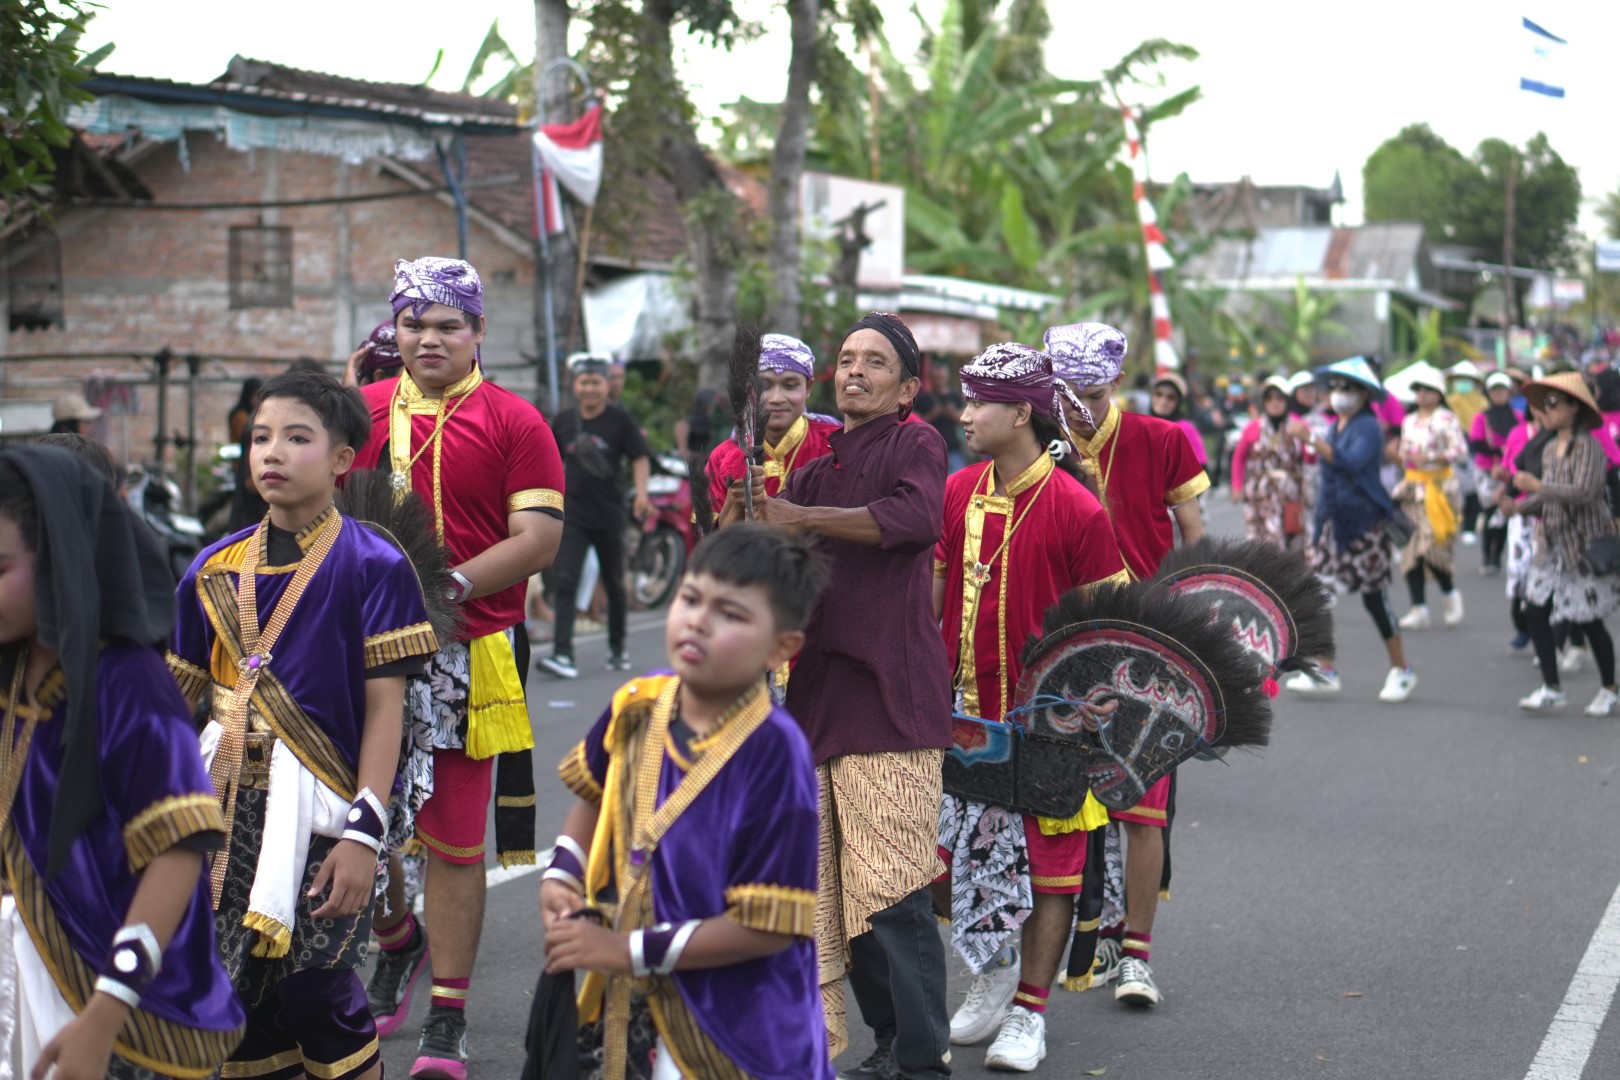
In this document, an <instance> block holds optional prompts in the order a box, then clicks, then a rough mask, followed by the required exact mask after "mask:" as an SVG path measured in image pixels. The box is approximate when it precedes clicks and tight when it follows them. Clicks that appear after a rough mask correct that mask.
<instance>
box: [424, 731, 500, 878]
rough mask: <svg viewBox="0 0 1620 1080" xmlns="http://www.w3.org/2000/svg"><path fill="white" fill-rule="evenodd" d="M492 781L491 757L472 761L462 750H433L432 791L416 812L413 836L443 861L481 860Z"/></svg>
mask: <svg viewBox="0 0 1620 1080" xmlns="http://www.w3.org/2000/svg"><path fill="white" fill-rule="evenodd" d="M494 781H495V759H494V758H492V757H490V758H484V759H482V760H477V761H475V760H474V759H472V758H470V757H468V756H467V754H466V752H465V751H463V750H434V751H433V794H432V795H431V796H429V797H428V801H427V802H425V803H423V804H422V809H420V810H418V811H417V813H416V838H417V839H418V840H420V841H422V843H423V845H424V846H425V847H426V848H427V849H428V850H429V851H431V852H432V853H433V854H434V855H436V856H438V857H439V858H441V859H443V860H444V861H445V862H451V863H460V864H461V865H463V866H470V865H472V864H474V863H481V862H483V861H484V833H485V829H486V827H487V825H488V822H489V797H490V794H491V793H492V792H493V790H494Z"/></svg>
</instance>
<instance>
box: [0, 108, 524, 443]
mask: <svg viewBox="0 0 1620 1080" xmlns="http://www.w3.org/2000/svg"><path fill="white" fill-rule="evenodd" d="M188 151H189V156H190V168H189V170H186V169H183V168H182V167H181V164H180V160H179V154H178V152H177V148H176V147H175V146H174V145H173V144H165V145H160V146H157V147H155V148H154V149H152V150H151V151H150V152H149V153H148V154H147V155H146V156H145V157H143V158H141V159H139V160H138V161H137V162H136V163H135V164H134V168H135V171H136V172H137V173H138V174H139V175H140V177H141V180H142V181H143V182H144V183H145V184H146V186H147V187H148V188H149V189H150V190H151V191H152V193H153V195H154V197H155V198H156V199H157V200H158V201H160V202H237V201H250V200H284V199H316V198H329V197H333V196H345V195H361V194H370V193H379V192H394V191H405V190H410V186H409V185H408V184H407V183H406V182H405V181H403V180H401V179H399V178H398V177H396V176H394V175H392V174H390V173H388V172H386V171H385V170H384V169H383V167H382V166H381V165H380V164H378V163H374V162H368V163H365V164H362V165H349V164H346V163H344V162H342V161H339V160H336V159H333V158H324V157H317V156H313V155H307V154H289V153H279V152H275V151H264V150H260V151H255V152H252V153H239V152H236V151H233V150H230V149H228V148H226V147H225V146H224V145H222V144H220V143H218V142H216V141H215V140H214V139H213V138H212V137H211V136H192V137H191V138H190V139H189V141H188ZM258 224H263V225H280V226H287V227H290V228H291V229H292V230H293V234H292V235H293V289H294V297H293V306H292V307H291V308H250V309H245V310H231V308H230V305H229V296H230V293H229V230H230V227H231V226H233V225H258ZM56 229H57V234H58V237H59V240H60V244H61V255H62V279H63V292H64V297H63V307H64V316H65V323H66V325H65V326H63V327H52V328H50V329H48V330H42V331H17V332H7V331H6V329H5V325H6V323H5V320H4V319H0V397H4V398H11V399H39V398H52V397H55V396H56V395H57V394H60V393H63V392H66V391H71V390H80V391H84V390H86V389H87V386H88V388H89V389H90V390H96V389H97V388H98V387H100V386H104V385H106V384H107V383H108V381H109V380H120V381H121V380H137V381H139V382H141V383H144V385H136V386H134V387H133V393H132V395H131V396H129V398H128V400H127V401H126V400H124V396H123V395H115V396H114V399H113V400H112V402H111V407H110V408H109V414H108V415H107V416H105V417H103V419H102V420H100V421H97V423H96V425H95V432H96V434H97V435H98V436H99V437H101V438H102V439H103V440H104V441H106V442H107V443H108V445H109V446H110V447H112V449H113V452H114V455H115V457H117V458H118V459H119V460H121V461H126V462H136V461H142V460H149V459H150V458H151V456H152V453H153V451H152V446H153V437H154V434H155V432H156V425H157V414H158V410H157V393H156V386H155V365H154V364H153V363H152V362H151V357H152V356H153V355H154V354H156V353H157V352H158V351H159V350H160V349H163V348H165V347H167V348H168V349H170V350H171V351H172V352H173V353H174V354H175V355H176V356H177V357H184V356H186V355H188V354H198V355H201V356H203V357H205V358H206V360H205V364H204V368H203V372H202V381H201V382H200V383H199V384H198V394H197V417H198V441H199V443H201V444H202V445H201V447H200V448H199V454H201V455H204V456H206V455H208V454H211V453H212V452H213V449H214V448H215V446H217V445H218V444H219V443H220V442H222V441H223V440H224V439H225V437H226V427H225V424H226V418H227V416H228V414H229V411H230V408H231V406H232V404H233V403H234V402H235V401H236V398H237V396H238V393H239V389H240V384H241V380H242V379H244V378H246V377H248V376H249V375H260V376H263V375H269V374H274V373H275V372H278V371H280V370H282V369H283V368H284V367H285V364H286V362H287V361H289V360H293V359H296V358H298V357H304V356H307V357H313V358H315V359H318V360H322V361H325V362H327V363H329V364H330V365H331V366H332V369H333V370H334V372H336V371H340V370H341V364H342V362H343V360H344V359H346V358H347V356H348V354H349V352H350V351H351V350H352V349H353V348H354V347H355V346H356V345H357V344H359V342H360V341H362V340H363V339H364V338H365V337H366V335H367V334H369V333H370V331H371V328H372V327H373V326H375V325H376V324H377V323H378V322H379V321H381V320H383V319H385V318H387V317H388V315H389V309H388V305H387V296H388V291H389V286H390V284H391V283H392V280H393V266H394V260H395V259H398V258H417V257H420V256H423V255H429V254H434V255H452V256H453V255H455V254H456V250H457V236H456V215H455V211H454V209H453V208H452V207H450V206H447V205H445V204H443V203H441V202H440V201H438V199H437V198H435V197H434V196H430V195H429V196H414V197H410V198H404V199H389V200H383V201H377V202H365V203H349V204H344V205H337V206H318V207H294V208H280V209H276V208H270V209H265V210H206V211H159V210H71V211H64V212H61V213H59V214H58V216H57V222H56ZM0 253H3V252H0ZM467 257H468V260H469V261H471V262H472V264H473V265H474V266H476V267H477V268H478V271H479V274H480V275H481V276H482V277H483V279H484V285H485V290H486V297H485V309H486V312H487V313H488V316H489V329H488V336H487V337H486V340H485V345H484V356H485V358H486V360H487V361H489V362H491V363H492V364H494V365H497V366H498V365H502V364H507V363H513V362H517V361H519V360H520V359H521V356H522V355H523V354H528V355H533V354H534V351H535V349H534V336H533V329H532V327H533V323H532V311H533V300H532V296H533V288H534V285H533V264H532V262H531V261H530V260H529V259H528V258H527V257H526V256H524V255H523V254H521V253H520V252H519V251H517V250H516V249H515V248H514V247H513V246H511V245H509V244H507V243H505V242H503V240H502V239H501V238H500V237H499V236H498V235H497V234H496V233H495V232H494V231H493V230H491V229H487V228H484V227H482V226H481V225H480V224H478V222H477V221H476V219H474V220H473V221H471V222H470V223H469V228H468V236H467ZM5 299H6V296H5V291H4V290H3V289H0V308H3V307H4V304H5ZM85 354H92V355H95V356H96V357H97V358H96V359H87V360H68V359H62V358H63V357H72V356H75V355H77V356H84V355H85ZM103 354H116V356H118V357H129V358H130V359H117V358H113V356H111V355H103ZM29 358H38V359H35V360H30V359H29ZM185 374H186V367H185V364H184V363H183V362H179V361H177V362H176V364H175V365H174V368H173V370H172V375H173V376H174V378H175V379H176V380H177V385H176V386H173V387H171V389H170V392H169V396H168V408H169V413H168V418H167V423H166V425H165V426H166V428H167V429H168V430H169V431H170V432H176V431H179V432H183V431H184V430H185V425H186V408H187V396H188V395H187V392H186V390H185V388H184V377H185ZM498 377H500V378H501V380H502V381H503V382H506V383H507V384H508V385H510V386H512V387H513V389H516V390H518V391H519V392H527V391H529V390H530V389H531V388H532V378H530V377H528V376H527V373H526V372H522V371H514V372H507V373H501V374H500V375H499V376H498ZM171 453H172V451H171Z"/></svg>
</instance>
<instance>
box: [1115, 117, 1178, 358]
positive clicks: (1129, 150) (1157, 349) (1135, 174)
mask: <svg viewBox="0 0 1620 1080" xmlns="http://www.w3.org/2000/svg"><path fill="white" fill-rule="evenodd" d="M1119 111H1120V115H1121V117H1123V118H1124V121H1125V155H1126V156H1125V162H1126V164H1127V165H1129V166H1130V167H1131V198H1132V199H1134V200H1135V202H1136V216H1137V219H1138V220H1139V221H1141V223H1142V247H1143V250H1144V251H1145V252H1146V254H1147V265H1148V296H1149V299H1150V302H1151V304H1152V308H1153V365H1154V367H1155V368H1156V369H1157V370H1158V371H1159V372H1166V371H1177V370H1179V369H1180V368H1181V358H1180V357H1179V356H1177V355H1176V346H1175V342H1174V341H1173V340H1172V339H1171V334H1172V333H1173V330H1174V328H1173V327H1172V325H1171V323H1170V301H1169V299H1168V298H1166V297H1165V295H1164V286H1163V285H1161V284H1160V283H1159V272H1160V271H1161V270H1169V269H1170V268H1171V267H1173V266H1175V265H1176V260H1175V257H1174V256H1172V255H1171V254H1170V249H1169V248H1168V247H1166V246H1165V244H1166V241H1165V237H1164V230H1163V229H1161V228H1159V216H1158V214H1156V213H1154V210H1153V204H1152V203H1151V202H1149V201H1148V197H1147V179H1148V175H1147V157H1146V156H1145V155H1144V154H1143V153H1142V133H1141V131H1140V130H1139V129H1138V128H1137V126H1136V114H1135V113H1134V112H1132V111H1131V107H1130V106H1129V105H1126V104H1124V103H1123V102H1121V103H1120V107H1119Z"/></svg>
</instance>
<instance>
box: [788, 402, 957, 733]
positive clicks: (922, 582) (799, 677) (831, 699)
mask: <svg viewBox="0 0 1620 1080" xmlns="http://www.w3.org/2000/svg"><path fill="white" fill-rule="evenodd" d="M828 441H829V442H830V443H831V445H832V452H831V453H829V454H827V455H826V456H825V457H820V458H817V459H816V460H815V461H812V462H810V463H809V464H808V465H805V466H804V467H802V468H800V469H799V470H798V471H797V472H795V473H793V475H792V476H790V477H789V478H788V483H787V487H786V488H785V489H784V490H783V492H782V498H784V499H786V500H787V501H788V502H792V503H796V504H798V505H800V506H833V507H856V506H864V507H866V508H867V509H868V510H870V511H871V512H872V516H873V517H874V518H876V519H877V524H878V530H879V532H880V533H881V535H882V538H883V539H882V542H881V543H880V544H878V545H877V546H872V545H869V544H857V543H854V542H853V541H848V540H832V539H829V538H827V537H824V536H823V537H818V538H817V542H818V544H819V546H820V547H821V549H822V551H823V552H824V553H825V554H826V555H827V556H828V558H829V560H830V564H831V574H830V576H829V579H828V582H827V588H826V589H825V590H823V592H822V594H821V602H820V603H819V604H818V605H817V606H816V610H815V611H814V612H813V613H812V614H811V616H810V623H809V625H808V626H807V627H806V628H805V643H804V650H803V651H802V652H801V653H800V654H799V660H798V663H797V664H796V665H795V667H794V669H793V678H792V679H791V680H790V681H789V683H788V693H787V710H788V712H790V713H792V714H793V716H794V717H795V718H796V719H797V720H798V721H799V723H800V724H801V725H802V726H803V727H804V731H805V734H806V735H807V736H809V739H810V746H811V748H812V749H813V750H814V751H815V755H816V763H817V764H818V765H819V764H820V763H821V762H823V761H826V760H827V759H828V758H834V757H838V756H840V755H843V754H874V753H892V752H899V751H906V750H918V749H923V748H938V749H944V748H945V747H948V746H950V745H951V672H950V666H949V664H948V662H947V661H946V658H945V643H944V639H943V638H941V637H940V633H939V623H938V620H936V619H935V618H934V601H933V579H934V564H933V560H934V543H935V541H937V540H938V539H939V535H940V531H941V528H942V526H943V522H944V508H945V442H944V440H943V439H941V438H940V437H939V433H938V432H937V431H935V430H934V429H933V428H932V427H931V426H929V425H928V424H902V423H900V421H899V418H898V417H897V416H892V415H891V416H885V417H882V418H880V419H877V420H871V421H868V422H867V423H865V424H862V425H861V426H860V427H858V428H856V429H855V430H854V431H840V432H836V433H834V434H833V435H832V436H831V437H830V438H829V440H828Z"/></svg>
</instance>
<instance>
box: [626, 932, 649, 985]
mask: <svg viewBox="0 0 1620 1080" xmlns="http://www.w3.org/2000/svg"><path fill="white" fill-rule="evenodd" d="M646 950H647V932H646V931H645V930H632V931H630V974H632V975H634V976H635V977H636V978H638V979H645V978H646V977H647V976H648V975H651V974H652V972H650V971H648V970H647V955H646Z"/></svg>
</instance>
